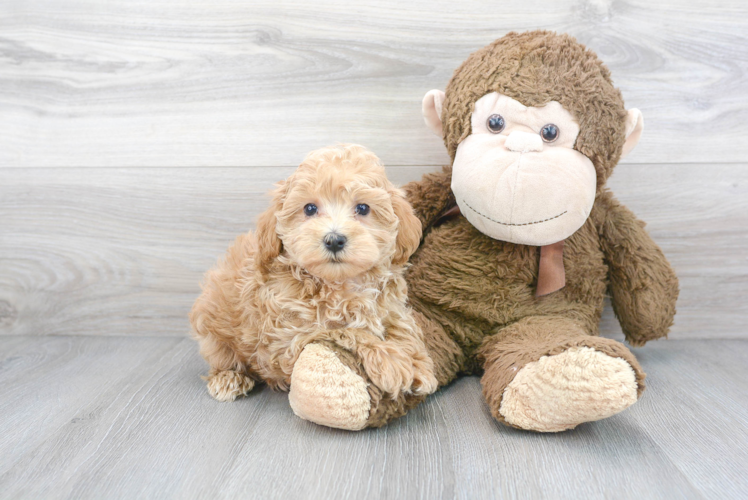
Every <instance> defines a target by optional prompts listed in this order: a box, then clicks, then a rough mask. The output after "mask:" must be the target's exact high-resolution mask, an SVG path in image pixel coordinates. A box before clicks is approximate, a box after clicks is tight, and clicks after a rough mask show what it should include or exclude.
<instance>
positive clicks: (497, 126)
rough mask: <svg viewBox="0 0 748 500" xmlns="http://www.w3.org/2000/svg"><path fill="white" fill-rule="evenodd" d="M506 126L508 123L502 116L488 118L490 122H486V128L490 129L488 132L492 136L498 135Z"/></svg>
mask: <svg viewBox="0 0 748 500" xmlns="http://www.w3.org/2000/svg"><path fill="white" fill-rule="evenodd" d="M505 126H506V122H505V121H504V117H503V116H501V115H491V116H489V117H488V120H486V127H488V131H489V132H491V133H492V134H498V133H499V132H501V131H502V130H504V127H505Z"/></svg>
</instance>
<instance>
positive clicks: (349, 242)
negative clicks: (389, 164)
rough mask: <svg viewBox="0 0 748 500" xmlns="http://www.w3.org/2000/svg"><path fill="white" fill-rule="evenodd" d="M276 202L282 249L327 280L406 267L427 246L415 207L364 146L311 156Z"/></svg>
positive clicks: (277, 194) (285, 185)
mask: <svg viewBox="0 0 748 500" xmlns="http://www.w3.org/2000/svg"><path fill="white" fill-rule="evenodd" d="M276 198H280V199H277V200H276V202H277V203H278V202H279V204H278V207H279V208H278V210H277V211H276V212H275V218H276V224H275V232H276V234H277V236H278V238H279V239H280V241H281V242H282V248H283V249H284V250H285V251H286V252H287V253H288V255H289V257H290V258H291V259H292V260H294V261H295V262H296V263H297V264H299V265H300V266H301V267H303V268H304V269H306V270H307V271H308V272H309V273H311V274H313V275H315V276H317V277H319V278H322V279H324V280H328V281H341V280H345V279H350V278H353V277H355V276H358V275H360V274H362V273H364V272H366V271H368V270H369V269H371V268H372V267H374V266H375V265H377V264H381V263H387V264H389V263H390V262H393V261H397V262H395V263H400V264H402V263H404V262H405V261H407V257H408V256H410V254H411V253H412V252H413V251H415V249H416V248H417V246H418V243H419V241H420V236H421V227H420V222H419V221H418V220H417V219H416V218H415V217H414V216H413V214H412V209H411V208H410V205H408V204H407V202H406V201H405V200H404V198H403V197H402V194H401V193H400V192H399V190H397V189H395V187H394V186H393V185H392V184H391V183H390V182H389V181H388V180H387V178H386V177H385V174H384V167H382V166H381V164H380V163H379V161H378V159H377V158H376V157H375V156H374V155H373V154H371V153H369V152H368V151H367V150H365V149H363V148H360V147H355V146H348V147H341V148H328V149H324V150H320V151H317V152H314V153H312V154H310V156H308V157H307V159H306V160H305V161H304V163H302V165H301V166H300V167H299V169H298V170H297V171H296V172H295V173H294V174H293V175H292V176H291V177H290V178H289V179H288V180H287V181H285V183H284V184H283V185H281V187H280V188H279V190H278V191H276ZM406 240H407V241H406ZM403 254H407V255H406V256H405V257H404V259H403Z"/></svg>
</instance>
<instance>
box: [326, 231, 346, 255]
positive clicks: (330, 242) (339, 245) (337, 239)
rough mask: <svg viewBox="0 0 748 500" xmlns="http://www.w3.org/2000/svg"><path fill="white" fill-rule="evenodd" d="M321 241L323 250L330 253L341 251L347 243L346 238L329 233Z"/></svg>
mask: <svg viewBox="0 0 748 500" xmlns="http://www.w3.org/2000/svg"><path fill="white" fill-rule="evenodd" d="M322 241H323V243H324V244H325V248H327V249H328V250H329V251H331V252H332V253H338V252H339V251H341V250H342V249H343V247H344V246H345V242H346V241H348V238H346V237H345V236H343V235H342V234H338V233H330V234H328V235H327V236H325V237H324V239H323V240H322Z"/></svg>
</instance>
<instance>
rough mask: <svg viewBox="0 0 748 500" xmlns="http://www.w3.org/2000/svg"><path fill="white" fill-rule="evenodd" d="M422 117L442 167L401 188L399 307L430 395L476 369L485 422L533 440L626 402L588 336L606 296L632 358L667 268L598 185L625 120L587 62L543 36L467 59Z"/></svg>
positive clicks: (620, 368)
mask: <svg viewBox="0 0 748 500" xmlns="http://www.w3.org/2000/svg"><path fill="white" fill-rule="evenodd" d="M423 112H424V118H425V120H426V123H427V124H428V125H429V126H430V128H431V129H432V130H434V131H435V132H436V133H438V134H440V135H442V136H443V137H444V143H445V145H446V146H447V150H448V151H449V154H450V156H451V157H452V165H451V166H450V167H447V168H445V169H444V170H443V171H442V172H440V173H435V174H428V175H426V176H425V177H424V178H423V179H422V180H421V181H419V182H414V183H411V184H409V185H407V186H406V187H405V189H406V191H407V192H408V195H409V200H410V202H411V203H412V205H413V207H414V209H415V211H416V213H417V215H418V216H419V217H420V218H421V222H422V223H423V227H424V239H423V242H422V245H421V248H420V249H419V250H418V252H417V253H416V254H415V255H414V256H413V257H412V259H411V262H412V267H411V268H410V271H409V273H408V283H409V287H410V288H409V293H410V300H411V304H412V306H413V308H414V309H415V310H416V311H417V312H418V313H420V314H421V315H422V320H423V321H424V325H425V328H424V329H425V330H426V331H428V337H430V342H431V355H432V357H433V358H434V361H435V363H436V365H437V366H438V367H440V369H439V376H440V380H439V382H440V384H442V385H443V384H446V383H448V382H449V381H451V380H452V379H453V378H454V377H455V376H456V375H457V374H458V373H460V372H468V373H470V372H478V371H480V370H482V371H483V376H482V379H481V383H482V385H483V393H484V395H485V397H486V401H487V402H488V405H489V407H490V409H491V413H492V414H493V415H494V417H496V418H497V419H498V420H499V421H501V422H504V423H506V424H509V425H512V426H514V427H518V428H522V429H529V430H535V431H544V432H554V431H562V430H565V429H571V428H573V427H575V426H577V425H579V424H580V423H583V422H588V421H593V420H599V419H602V418H606V417H609V416H611V415H614V414H616V413H618V412H620V411H622V410H623V409H625V408H627V407H628V406H630V405H631V404H633V403H634V402H636V400H637V399H638V397H639V396H640V395H641V393H642V391H643V390H644V377H645V375H644V373H643V372H642V370H641V367H640V366H639V364H638V363H637V361H636V358H635V357H634V355H633V354H632V353H631V352H630V351H629V350H628V349H627V348H626V347H625V346H624V345H623V344H621V343H620V342H617V341H614V340H611V339H605V338H601V337H598V336H597V334H598V323H599V321H600V315H601V313H602V309H603V298H604V297H605V295H606V293H607V294H608V295H609V296H610V297H611V300H612V303H613V308H614V311H615V314H616V316H617V317H618V319H619V321H620V323H621V326H622V328H623V331H624V333H625V335H626V339H627V340H628V342H629V343H630V344H632V345H634V346H641V345H644V344H645V343H646V342H647V341H648V340H652V339H656V338H660V337H663V336H665V335H667V332H668V329H669V328H670V326H671V325H672V322H673V316H674V314H675V302H676V299H677V296H678V280H677V278H676V276H675V274H674V272H673V270H672V268H671V267H670V265H669V264H668V262H667V260H666V259H665V257H664V255H663V254H662V251H661V250H660V248H659V247H658V246H657V245H656V244H655V243H654V242H653V241H652V239H651V238H650V237H649V235H648V234H647V232H646V231H645V230H644V224H643V223H642V222H640V221H639V220H637V219H636V217H635V216H634V215H633V214H632V213H631V212H630V211H629V210H628V209H626V208H625V207H624V206H622V205H620V204H619V203H618V202H617V201H616V199H615V198H614V197H613V195H612V194H611V192H610V191H608V190H607V189H606V188H605V181H606V180H607V178H608V177H609V176H610V174H611V173H612V171H613V168H614V167H615V165H616V164H617V163H618V160H619V159H620V158H621V156H622V155H625V154H626V153H628V152H629V151H630V150H631V149H632V148H633V147H634V146H635V145H636V143H637V141H638V139H639V137H640V135H641V131H642V116H641V113H640V112H639V111H638V110H636V109H632V110H630V111H626V109H625V108H624V105H623V99H622V98H621V94H620V91H618V90H617V89H616V88H615V87H614V86H613V83H612V81H611V78H610V73H609V71H608V69H607V68H606V67H605V66H604V65H603V64H602V62H601V61H600V60H599V59H598V58H597V56H596V55H595V54H594V53H593V52H591V51H590V50H588V49H586V48H585V47H584V46H583V45H581V44H579V43H578V42H577V41H576V40H574V39H573V38H572V37H570V36H568V35H558V34H555V33H552V32H547V31H533V32H527V33H521V34H517V33H510V34H508V35H506V36H504V37H503V38H501V39H499V40H497V41H495V42H494V43H492V44H490V45H489V46H487V47H484V48H483V49H481V50H479V51H477V52H475V53H473V54H472V55H471V56H470V57H469V58H468V59H467V60H466V61H465V62H464V63H463V64H462V66H460V68H459V69H457V71H456V72H455V73H454V76H453V77H452V79H451V81H450V82H449V84H448V86H447V90H446V93H442V92H439V91H431V92H429V93H428V94H427V95H426V97H425V98H424V102H423ZM454 207H458V208H459V209H455V208H454ZM450 209H451V210H450ZM445 213H451V214H455V213H457V214H458V215H457V216H456V217H454V216H453V217H451V218H450V217H446V218H445V217H443V216H444V214H445Z"/></svg>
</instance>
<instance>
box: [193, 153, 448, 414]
mask: <svg viewBox="0 0 748 500" xmlns="http://www.w3.org/2000/svg"><path fill="white" fill-rule="evenodd" d="M308 203H314V204H316V205H317V206H318V207H319V212H318V213H317V214H315V215H314V216H311V217H310V216H307V215H305V213H304V206H305V205H306V204H308ZM361 203H366V204H368V205H369V206H370V207H371V212H370V213H369V214H368V215H358V214H357V213H356V212H355V207H356V206H357V204H361ZM331 231H335V232H336V233H338V234H342V235H344V236H346V237H347V242H346V244H345V248H344V250H343V251H342V252H340V253H339V254H336V255H333V254H331V253H330V252H329V251H328V250H327V249H325V247H324V245H323V244H322V240H323V238H324V237H325V235H327V234H328V233H329V232H331ZM420 237H421V224H420V222H419V220H418V219H417V218H416V217H415V216H414V215H413V213H412V209H411V207H410V205H409V204H408V203H407V202H406V201H405V199H404V198H403V195H402V192H401V191H399V190H397V189H396V188H395V187H394V186H393V185H392V184H391V183H390V182H389V181H388V180H387V178H386V177H385V173H384V167H382V165H381V164H380V163H379V160H378V159H377V158H376V156H374V155H373V154H372V153H370V152H369V151H367V150H365V149H364V148H362V147H360V146H353V145H349V146H340V147H334V148H325V149H322V150H319V151H315V152H313V153H311V154H310V155H309V156H308V157H307V158H306V159H305V160H304V162H303V163H302V164H301V166H300V167H299V169H298V170H297V171H296V172H295V173H294V174H293V175H292V176H291V177H290V178H289V179H288V180H286V181H283V182H281V183H280V184H279V186H278V188H277V189H276V190H275V191H274V192H273V200H272V203H271V206H270V208H269V209H268V210H267V211H266V212H265V213H264V214H262V216H261V217H260V219H259V222H258V224H257V231H256V232H255V233H254V234H253V233H248V234H245V235H242V236H240V237H239V238H238V239H237V240H236V242H235V243H234V245H233V246H232V247H231V248H229V251H228V254H227V255H226V257H225V259H224V260H223V261H221V262H220V263H219V265H218V266H217V267H216V268H215V269H213V270H212V271H210V272H209V273H208V274H207V276H206V280H205V285H204V288H203V294H202V295H201V296H200V298H199V299H198V300H197V301H196V303H195V305H194V307H193V309H192V313H191V314H190V320H191V322H192V326H193V328H194V332H195V335H196V337H197V339H198V340H199V342H200V352H201V354H202V355H203V357H204V358H205V359H206V361H208V363H209V364H210V373H209V375H208V377H207V380H208V388H209V390H210V392H211V394H212V395H213V396H214V397H216V398H217V399H220V400H233V399H234V398H235V397H237V396H239V395H241V394H243V393H245V392H247V391H248V390H250V389H251V388H252V386H253V385H254V384H253V382H252V380H258V381H260V380H261V381H265V382H267V383H268V384H269V385H270V386H271V387H273V388H277V389H282V390H287V389H288V388H289V385H290V383H291V374H292V371H293V367H294V363H295V361H296V359H297V358H298V356H299V354H300V353H301V351H302V350H303V349H304V347H305V346H306V345H307V344H309V343H310V342H327V343H328V344H330V345H337V346H338V347H339V348H342V350H341V349H338V350H337V351H338V352H343V350H344V351H345V352H347V353H348V354H346V355H345V356H346V359H348V360H349V362H350V360H351V359H355V360H356V362H355V363H354V362H350V363H349V364H351V365H355V364H358V365H360V366H359V370H358V372H360V373H361V374H362V375H363V374H365V376H366V380H367V381H369V382H371V383H372V384H373V385H371V386H370V391H371V392H372V398H373V399H374V397H375V396H376V398H377V399H378V400H381V399H382V398H384V397H385V395H386V397H387V398H389V399H390V400H392V401H394V402H396V403H397V404H400V405H401V406H402V404H404V403H402V402H404V401H406V400H410V399H412V398H411V396H410V395H420V394H427V393H430V392H433V391H434V390H435V388H436V383H437V382H436V379H435V378H434V375H433V363H432V361H431V358H430V357H429V356H428V353H427V350H426V346H425V345H424V340H423V337H422V332H421V329H420V328H419V327H418V326H417V324H416V323H415V321H414V319H413V315H412V314H411V311H410V309H409V308H408V306H407V305H406V292H407V287H406V283H405V279H404V277H403V272H404V264H405V263H406V261H407V259H408V257H409V256H410V255H411V254H412V253H413V251H414V250H415V249H416V247H417V245H418V243H419V240H420ZM349 358H350V359H349ZM414 397H415V396H414ZM397 404H395V406H397ZM382 411H383V412H384V413H387V415H388V418H391V417H392V416H394V415H395V414H397V413H398V412H397V411H396V410H389V411H387V410H382ZM401 412H402V411H401Z"/></svg>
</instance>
